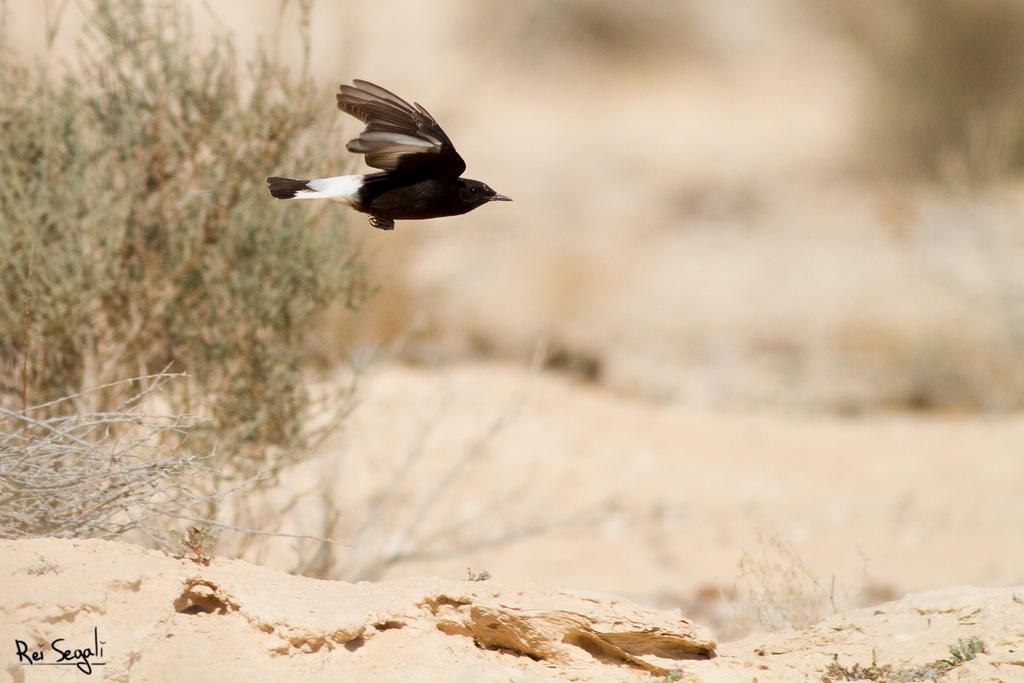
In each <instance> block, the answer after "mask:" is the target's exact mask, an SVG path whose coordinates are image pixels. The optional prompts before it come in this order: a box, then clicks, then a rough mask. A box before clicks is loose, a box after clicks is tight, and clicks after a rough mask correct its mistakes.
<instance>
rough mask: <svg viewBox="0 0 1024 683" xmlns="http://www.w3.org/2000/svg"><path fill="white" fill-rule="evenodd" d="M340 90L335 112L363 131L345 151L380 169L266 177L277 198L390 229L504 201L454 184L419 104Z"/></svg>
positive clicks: (454, 169) (478, 187) (441, 135)
mask: <svg viewBox="0 0 1024 683" xmlns="http://www.w3.org/2000/svg"><path fill="white" fill-rule="evenodd" d="M353 83H354V84H355V85H342V86H341V90H340V91H339V92H338V109H341V110H342V111H343V112H346V113H348V114H351V115H352V116H355V117H356V118H357V119H359V120H360V121H362V122H363V123H365V124H366V130H364V131H363V132H362V134H360V136H359V137H357V138H355V139H353V140H350V141H349V143H348V145H347V147H348V150H349V151H350V152H356V153H358V154H363V155H365V158H366V163H367V164H368V165H370V166H373V167H374V168H379V169H383V172H381V173H370V174H368V175H343V176H335V177H333V178H318V179H316V180H295V179H292V178H278V177H272V178H267V184H268V185H269V186H270V194H272V195H273V196H275V197H277V198H278V199H330V200H332V201H336V202H342V203H344V204H348V205H349V206H351V207H352V208H353V209H355V210H356V211H362V212H363V213H368V214H370V225H372V226H373V227H375V228H380V229H381V230H392V229H394V227H395V221H396V220H416V219H421V218H439V217H441V216H457V215H459V214H463V213H467V212H469V211H472V210H473V209H475V208H476V207H478V206H481V205H483V204H486V203H487V202H496V201H500V202H510V201H512V199H511V198H509V197H506V196H505V195H503V194H498V193H497V192H495V191H494V190H492V189H491V188H490V187H488V186H487V184H486V183H482V182H480V181H479V180H470V179H469V178H460V177H459V176H461V175H462V173H463V171H465V170H466V162H465V161H463V160H462V157H461V156H459V153H458V152H456V151H455V146H454V145H453V144H452V141H451V140H450V139H449V138H448V136H447V135H446V134H445V132H444V131H443V130H441V126H440V125H438V123H437V121H436V120H434V117H433V116H431V115H430V112H428V111H427V110H426V109H424V108H423V106H422V105H420V104H419V103H416V104H415V105H411V104H409V103H408V102H406V101H405V100H403V99H402V98H401V97H399V96H398V95H396V94H394V93H393V92H391V91H389V90H385V89H384V88H382V87H380V86H379V85H374V84H373V83H369V82H367V81H361V80H359V79H356V80H355V81H353Z"/></svg>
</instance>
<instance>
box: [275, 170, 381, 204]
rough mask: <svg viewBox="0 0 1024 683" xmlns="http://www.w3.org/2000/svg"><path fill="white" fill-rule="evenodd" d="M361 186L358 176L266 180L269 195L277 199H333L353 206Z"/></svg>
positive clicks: (360, 178)
mask: <svg viewBox="0 0 1024 683" xmlns="http://www.w3.org/2000/svg"><path fill="white" fill-rule="evenodd" d="M362 185H363V177H362V176H359V175H342V176H335V177H333V178H317V179H315V180H296V179H294V178H278V177H277V176H272V177H270V178H267V186H268V187H269V188H270V194H271V195H273V196H274V197H277V198H278V199H333V200H334V201H336V202H344V203H346V204H350V205H354V204H355V203H356V202H357V198H358V196H359V188H360V187H362Z"/></svg>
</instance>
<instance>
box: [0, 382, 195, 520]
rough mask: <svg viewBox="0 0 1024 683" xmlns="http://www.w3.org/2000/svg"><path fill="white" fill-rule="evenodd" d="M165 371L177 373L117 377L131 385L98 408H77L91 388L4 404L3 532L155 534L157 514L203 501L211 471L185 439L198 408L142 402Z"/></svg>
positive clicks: (0, 443)
mask: <svg viewBox="0 0 1024 683" xmlns="http://www.w3.org/2000/svg"><path fill="white" fill-rule="evenodd" d="M170 381H183V378H182V376H181V375H172V374H158V375H150V376H148V377H142V378H137V379H133V380H126V381H124V382H121V383H119V384H121V385H123V386H122V387H121V388H124V389H129V388H130V389H132V390H133V392H134V393H131V394H129V396H128V398H126V399H125V400H123V401H122V402H121V403H120V404H118V405H116V406H114V407H113V408H112V409H110V410H104V411H89V410H84V411H79V410H76V409H75V408H74V406H75V405H77V404H79V403H80V402H88V398H89V393H90V392H85V393H83V394H75V395H72V396H68V397H65V398H61V399H58V400H57V401H52V402H49V403H44V404H40V405H35V406H29V407H28V408H24V409H21V410H12V409H9V408H3V407H0V538H22V537H26V536H44V535H45V536H59V537H63V538H80V537H87V536H88V537H100V538H114V537H116V536H120V535H122V534H124V533H125V532H127V531H130V530H139V531H142V532H147V533H150V534H156V533H159V530H158V529H157V526H158V524H157V522H158V520H159V519H161V518H165V519H166V518H167V517H175V516H178V515H180V514H182V513H187V512H188V511H190V510H195V509H198V508H200V507H203V506H205V505H207V504H209V503H210V501H211V500H212V498H211V496H210V495H209V494H208V493H200V492H199V488H200V487H202V486H203V485H204V484H205V483H207V482H208V481H209V480H210V479H211V478H212V472H211V471H210V470H209V469H208V468H207V467H206V466H205V465H204V464H203V459H202V458H199V457H196V456H195V455H192V454H191V453H190V452H189V450H188V449H187V448H185V441H186V439H187V436H188V432H189V430H190V429H193V428H194V427H195V426H197V425H198V424H200V420H199V418H196V417H194V416H191V415H173V414H165V413H160V412H150V411H149V410H148V407H150V406H151V405H152V404H154V403H155V401H152V400H148V399H152V398H154V397H155V396H156V394H157V392H159V391H160V390H161V389H162V388H163V387H164V386H165V385H166V384H167V383H169V382H170ZM107 388H109V387H99V388H98V389H96V390H95V391H101V390H104V389H107ZM58 408H60V410H57V409H58ZM64 408H66V409H64Z"/></svg>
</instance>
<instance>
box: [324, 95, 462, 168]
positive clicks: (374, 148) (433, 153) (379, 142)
mask: <svg viewBox="0 0 1024 683" xmlns="http://www.w3.org/2000/svg"><path fill="white" fill-rule="evenodd" d="M353 83H354V85H342V86H341V89H340V90H339V91H338V108H339V109H341V110H342V111H343V112H346V113H347V114H351V115H352V116H355V117H356V118H357V119H359V120H360V121H362V122H363V123H365V124H366V129H365V130H364V131H363V132H362V134H361V135H359V137H357V138H354V139H353V140H351V141H350V142H349V143H348V149H349V151H352V152H356V153H359V154H364V155H365V156H366V163H367V164H369V165H370V166H373V167H375V168H379V169H383V170H385V171H396V172H400V173H409V174H416V175H431V176H439V177H449V178H458V177H459V176H460V175H462V173H463V172H464V171H465V170H466V162H465V161H463V160H462V157H461V156H459V153H458V152H457V151H456V150H455V145H453V144H452V141H451V139H449V137H448V136H447V135H446V134H445V132H444V130H443V129H442V128H441V126H440V125H439V124H438V123H437V121H436V120H435V119H434V117H433V116H431V115H430V112H428V111H427V110H426V109H425V108H424V107H423V106H421V105H420V104H418V103H417V104H415V105H411V104H409V103H408V102H406V101H405V100H403V99H402V98H401V97H399V96H398V95H396V94H394V93H393V92H391V91H390V90H386V89H385V88H382V87H380V86H379V85H374V84H373V83H370V82H368V81H363V80H359V79H356V80H355V81H353Z"/></svg>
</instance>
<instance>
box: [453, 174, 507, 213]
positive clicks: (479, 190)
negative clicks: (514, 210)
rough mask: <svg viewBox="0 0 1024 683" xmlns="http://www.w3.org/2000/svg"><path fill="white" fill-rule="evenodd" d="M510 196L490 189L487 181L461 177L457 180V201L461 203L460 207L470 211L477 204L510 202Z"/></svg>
mask: <svg viewBox="0 0 1024 683" xmlns="http://www.w3.org/2000/svg"><path fill="white" fill-rule="evenodd" d="M510 201H512V198H511V197H506V196H505V195H503V194H498V193H497V192H495V191H494V190H492V189H491V188H490V187H489V186H488V185H487V183H482V182H480V181H479V180H469V179H468V178H461V179H460V180H459V203H460V204H462V208H464V209H465V211H463V213H465V212H466V211H472V210H473V209H475V208H476V207H478V206H481V205H483V204H486V203H487V202H510Z"/></svg>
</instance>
